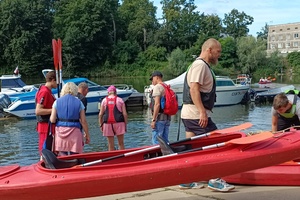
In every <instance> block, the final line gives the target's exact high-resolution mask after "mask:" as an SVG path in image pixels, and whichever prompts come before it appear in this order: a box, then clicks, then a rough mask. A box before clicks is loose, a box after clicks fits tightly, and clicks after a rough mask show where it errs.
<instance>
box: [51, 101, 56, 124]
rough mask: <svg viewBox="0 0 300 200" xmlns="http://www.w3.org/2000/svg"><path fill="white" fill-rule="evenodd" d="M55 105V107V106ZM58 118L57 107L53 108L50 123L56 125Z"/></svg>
mask: <svg viewBox="0 0 300 200" xmlns="http://www.w3.org/2000/svg"><path fill="white" fill-rule="evenodd" d="M54 104H55V102H54ZM54 104H53V106H55V105H54ZM56 118H57V113H56V107H53V108H52V112H51V115H50V122H51V123H56Z"/></svg>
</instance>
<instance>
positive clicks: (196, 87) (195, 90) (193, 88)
mask: <svg viewBox="0 0 300 200" xmlns="http://www.w3.org/2000/svg"><path fill="white" fill-rule="evenodd" d="M200 87H201V86H200V84H199V83H195V82H192V83H191V84H190V94H191V98H192V101H193V103H194V105H195V106H196V108H197V110H198V111H199V113H200V116H199V125H200V126H201V127H203V128H205V127H206V126H207V123H208V117H207V114H206V109H205V108H204V106H203V103H202V100H201V97H200Z"/></svg>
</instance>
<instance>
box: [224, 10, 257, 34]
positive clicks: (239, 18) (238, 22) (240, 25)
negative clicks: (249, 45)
mask: <svg viewBox="0 0 300 200" xmlns="http://www.w3.org/2000/svg"><path fill="white" fill-rule="evenodd" d="M252 22H253V17H251V16H249V15H246V13H244V12H241V13H240V12H239V11H238V10H237V9H233V10H232V11H231V12H230V13H229V14H225V15H224V19H223V24H224V25H225V28H224V32H225V34H227V35H229V36H232V37H233V38H235V39H236V38H239V37H243V36H247V34H248V33H249V29H248V26H249V25H251V24H252Z"/></svg>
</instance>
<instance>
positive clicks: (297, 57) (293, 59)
mask: <svg viewBox="0 0 300 200" xmlns="http://www.w3.org/2000/svg"><path fill="white" fill-rule="evenodd" d="M287 60H288V63H289V65H290V66H291V67H292V68H293V69H294V70H296V71H297V72H299V71H300V52H291V53H289V54H288V55H287Z"/></svg>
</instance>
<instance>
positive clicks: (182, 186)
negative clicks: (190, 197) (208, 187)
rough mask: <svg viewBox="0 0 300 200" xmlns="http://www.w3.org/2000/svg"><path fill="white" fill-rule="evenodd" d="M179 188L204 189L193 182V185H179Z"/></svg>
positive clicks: (201, 185)
mask: <svg viewBox="0 0 300 200" xmlns="http://www.w3.org/2000/svg"><path fill="white" fill-rule="evenodd" d="M179 188H180V189H201V188H204V185H203V184H200V183H196V182H193V183H186V184H180V185H179Z"/></svg>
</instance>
